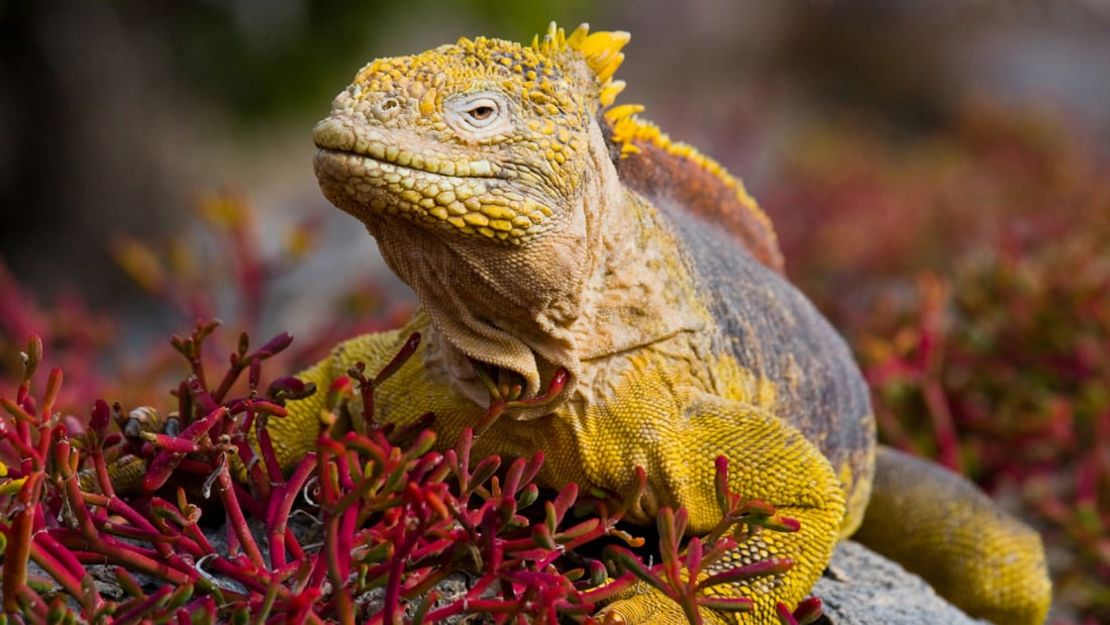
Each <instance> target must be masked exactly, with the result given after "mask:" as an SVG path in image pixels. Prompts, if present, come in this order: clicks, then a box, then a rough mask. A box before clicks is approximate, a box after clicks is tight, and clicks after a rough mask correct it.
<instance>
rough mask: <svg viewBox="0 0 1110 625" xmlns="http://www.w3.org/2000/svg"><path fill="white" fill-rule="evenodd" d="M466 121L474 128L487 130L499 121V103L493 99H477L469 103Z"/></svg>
mask: <svg viewBox="0 0 1110 625" xmlns="http://www.w3.org/2000/svg"><path fill="white" fill-rule="evenodd" d="M465 112H466V121H467V122H468V123H469V124H470V125H471V126H473V127H474V128H485V127H487V126H489V125H490V124H492V123H493V122H494V121H496V119H497V113H498V103H497V101H496V100H494V99H493V98H476V99H474V100H471V101H470V102H467V107H466V111H465Z"/></svg>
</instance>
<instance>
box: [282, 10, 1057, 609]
mask: <svg viewBox="0 0 1110 625" xmlns="http://www.w3.org/2000/svg"><path fill="white" fill-rule="evenodd" d="M627 41H628V34H627V33H619V32H597V33H590V32H589V31H588V29H587V28H586V27H585V26H582V27H579V28H578V29H576V30H574V31H573V32H571V33H570V34H567V33H565V32H564V31H563V30H561V29H558V28H556V27H555V26H554V25H552V27H551V29H550V30H549V31H548V33H547V34H546V35H545V36H544V37H543V38H538V37H537V38H536V39H535V40H534V41H533V42H532V44H531V45H528V46H521V45H518V44H515V43H510V42H506V41H501V40H497V39H487V38H484V37H478V38H476V39H473V40H471V39H461V40H459V41H458V42H457V43H455V44H452V45H447V46H441V47H439V48H436V49H435V50H431V51H428V52H424V53H421V54H416V55H412V56H404V57H396V58H390V59H379V60H376V61H373V62H372V63H370V64H369V65H367V66H366V67H365V68H363V69H362V70H361V71H360V72H359V73H358V75H357V76H356V77H355V81H354V84H353V85H352V86H351V87H350V88H348V89H347V90H345V91H343V92H342V93H340V95H339V96H338V97H337V98H336V100H335V102H334V104H333V108H332V114H331V116H329V117H328V118H327V119H325V120H324V121H322V122H321V123H320V124H318V125H317V127H316V131H315V140H316V143H317V145H318V146H320V147H321V152H320V154H319V155H318V156H317V159H316V170H317V175H318V177H319V180H320V185H321V188H322V189H323V191H324V193H325V194H326V195H327V197H328V198H329V199H330V200H331V201H332V202H334V203H335V204H336V205H338V206H340V207H341V208H343V209H344V210H346V211H348V212H350V213H351V214H353V215H355V216H356V217H358V218H359V219H361V220H362V221H363V222H364V223H365V224H366V227H367V229H368V230H369V231H370V233H371V234H372V235H373V236H374V238H375V239H376V240H377V242H378V245H379V247H380V248H381V250H382V255H383V257H384V258H385V259H386V262H387V263H388V264H389V266H390V267H391V268H392V269H393V271H394V272H396V273H397V274H398V275H399V276H400V277H401V279H403V280H404V281H405V282H406V283H407V284H409V285H410V286H411V287H412V288H413V290H414V291H416V293H417V295H418V297H419V298H420V301H421V305H422V307H421V310H420V311H418V312H417V313H416V314H415V315H414V317H413V318H412V319H411V320H410V322H409V323H408V325H407V326H406V327H405V328H402V329H401V330H399V331H394V332H386V333H380V334H372V335H366V336H362V337H358V338H355V339H352V340H350V341H347V342H345V343H343V344H341V345H340V346H339V347H337V348H336V350H335V352H334V353H333V354H332V356H331V357H330V358H329V359H328V360H326V361H324V362H322V363H320V364H319V365H317V366H316V367H314V368H312V369H310V370H309V371H306V372H305V373H304V374H303V377H305V378H307V379H309V380H311V381H313V382H315V383H316V385H317V387H318V388H327V386H328V384H329V382H330V381H331V379H333V378H334V377H335V376H338V375H342V374H343V373H344V372H345V371H346V370H347V368H348V367H349V366H350V365H352V364H353V363H355V362H357V361H362V362H365V363H366V366H367V368H368V369H369V370H371V371H373V370H375V369H376V368H380V367H381V366H382V365H383V364H384V363H385V362H387V361H388V360H389V359H390V358H391V357H392V356H393V354H394V353H396V351H397V349H398V348H399V347H400V346H401V344H402V343H403V342H404V340H405V338H406V337H407V336H408V334H409V333H410V332H412V331H420V332H421V333H423V334H424V336H425V337H426V340H425V341H424V342H423V344H422V345H421V347H420V350H419V351H418V352H417V354H416V356H415V357H414V358H413V360H412V361H410V363H409V364H408V365H406V366H405V367H404V368H403V369H402V370H401V371H400V372H398V374H396V375H394V376H393V377H391V378H390V379H389V380H388V381H387V382H386V383H385V384H384V385H383V386H382V387H381V388H380V389H377V390H376V393H377V411H378V414H377V415H376V416H377V417H378V418H379V419H384V420H386V421H390V422H394V423H399V424H405V423H411V422H413V421H415V420H416V419H417V418H419V417H420V416H421V415H422V414H424V412H426V411H429V410H430V411H433V412H435V414H436V415H437V421H436V423H437V428H438V429H439V430H440V437H439V440H440V441H442V442H444V443H445V444H450V442H451V441H453V440H455V438H456V437H457V436H458V434H459V432H460V431H461V430H462V429H463V428H465V427H468V426H472V425H474V424H475V423H476V422H477V421H478V419H479V418H480V417H481V415H482V413H483V410H484V402H485V401H486V394H485V392H484V389H483V388H482V387H481V385H480V384H479V383H478V381H477V380H476V376H475V371H474V369H473V364H472V362H473V361H477V362H478V363H482V365H483V366H495V367H498V368H501V369H505V370H508V371H511V372H514V374H515V375H519V376H520V379H522V380H523V381H524V383H525V385H526V387H527V389H526V394H529V395H535V394H538V393H540V392H541V391H542V388H543V387H544V383H545V382H546V381H547V380H550V379H551V376H552V375H553V374H554V372H555V370H556V369H558V368H563V369H566V370H567V371H568V372H569V374H570V381H569V382H568V383H567V385H566V386H565V387H564V390H563V392H562V394H561V395H560V396H559V397H558V398H557V401H555V402H554V403H552V404H550V405H548V406H547V407H544V408H542V409H535V410H533V411H532V412H531V413H521V414H515V415H511V418H508V419H501V420H499V421H498V422H497V423H496V424H495V425H494V426H493V427H492V428H491V429H490V430H489V431H488V432H486V433H485V434H484V435H483V436H482V437H480V438H479V440H477V441H476V443H475V450H474V453H476V454H488V453H499V454H507V455H522V456H527V455H530V454H531V453H532V452H534V451H536V450H540V449H542V450H544V451H545V453H546V456H547V461H546V464H545V465H544V467H543V470H542V472H541V474H540V480H541V481H542V482H544V483H545V484H547V485H549V486H554V487H558V486H561V485H563V484H565V483H566V482H568V481H575V482H578V483H580V484H582V485H592V486H598V487H602V488H606V489H609V490H612V491H615V492H618V493H621V492H628V491H629V489H630V487H631V486H632V484H633V479H634V474H635V467H636V466H642V467H644V468H645V469H646V470H647V473H648V476H649V484H650V487H649V494H648V496H647V497H646V498H645V499H644V501H643V502H641V505H640V507H639V508H638V509H637V512H636V514H634V515H633V516H634V517H636V519H637V520H639V521H643V522H650V521H651V520H652V517H653V515H654V514H655V513H656V512H657V511H658V509H659V507H661V506H664V505H667V506H685V507H686V508H687V509H688V510H689V512H690V520H691V523H690V527H691V531H694V532H699V531H705V530H707V529H708V528H709V527H710V526H712V525H713V523H714V522H715V521H716V519H717V515H718V514H719V512H718V510H717V508H716V504H715V501H714V496H713V492H714V489H713V478H714V459H715V457H716V456H717V455H722V454H723V455H726V456H728V457H729V458H730V460H731V465H730V466H731V468H730V480H732V481H733V482H734V483H733V484H732V487H733V489H734V490H736V491H738V492H740V493H741V494H742V495H743V496H745V497H749V498H759V499H764V500H766V501H768V502H770V503H772V504H774V505H775V506H776V507H777V508H779V510H780V511H781V512H782V513H784V514H785V515H787V516H790V517H794V518H796V519H798V520H799V521H800V522H801V530H800V531H798V532H796V533H775V532H762V533H759V534H757V535H756V536H754V537H752V538H751V539H750V540H748V541H746V542H745V543H744V544H742V545H741V546H740V547H739V548H738V549H737V550H736V551H735V552H734V553H732V554H731V555H730V557H731V559H732V562H733V563H746V562H752V561H755V560H757V559H763V558H767V557H771V556H783V557H789V558H791V559H793V560H794V562H795V565H794V567H793V568H791V569H790V570H789V571H787V572H785V573H781V574H776V575H774V576H770V577H767V578H761V579H759V580H758V581H756V582H754V583H752V584H750V585H747V586H745V585H734V586H727V585H726V586H721V587H719V592H721V593H722V594H724V595H726V596H748V597H750V598H751V599H753V601H754V602H755V606H756V609H755V611H754V612H752V613H750V614H746V615H742V616H741V617H740V621H741V622H745V623H766V622H775V616H774V608H775V605H776V603H777V602H779V601H783V602H786V603H787V604H789V605H793V604H794V603H795V602H797V601H798V600H800V599H801V598H803V597H804V596H805V595H806V594H807V593H808V592H809V590H810V588H811V587H812V584H813V583H814V580H815V579H816V578H817V577H818V576H819V575H820V574H821V571H822V570H823V569H824V567H825V565H826V563H827V562H828V559H829V557H830V554H831V552H832V549H833V547H834V545H835V543H836V541H837V540H839V539H840V538H841V537H843V536H845V535H848V534H850V533H851V532H852V531H853V530H855V529H856V528H857V527H860V526H861V523H862V530H861V532H862V533H863V534H864V535H866V536H868V537H870V538H872V540H877V541H881V542H882V543H883V544H882V545H881V547H882V549H881V550H882V551H884V552H885V553H887V554H889V555H891V556H892V557H895V558H896V559H899V560H900V561H902V562H905V563H907V564H909V565H911V566H913V567H916V570H917V571H919V572H921V573H922V574H924V575H926V576H927V577H928V579H929V580H930V581H931V582H932V583H933V584H934V585H935V586H936V587H937V588H939V589H940V590H941V591H942V592H945V593H946V594H947V596H948V597H949V598H950V599H951V600H953V601H956V602H957V603H958V604H959V605H960V606H961V607H963V608H964V609H966V610H968V611H970V612H972V613H973V614H977V615H984V616H987V617H990V618H992V619H995V620H996V622H999V623H1003V622H1005V623H1020V624H1025V625H1032V624H1034V623H1039V622H1042V621H1043V619H1044V616H1045V613H1046V610H1047V607H1048V603H1049V598H1050V586H1049V583H1048V580H1047V577H1046V574H1045V567H1044V555H1043V552H1042V549H1041V546H1040V542H1039V539H1038V538H1037V536H1036V534H1035V533H1033V532H1032V531H1030V530H1029V529H1027V528H1025V527H1024V526H1022V525H1021V524H1020V523H1017V522H1016V521H1013V520H1012V519H1009V518H1008V517H1005V516H1004V515H1002V514H1001V513H1000V512H998V511H997V510H995V509H994V508H993V506H992V505H991V504H990V502H989V501H987V500H986V499H985V498H984V497H982V496H981V495H979V494H978V493H977V492H976V491H975V490H974V487H972V486H971V485H970V484H968V483H966V482H965V481H963V480H962V479H961V478H958V477H956V476H954V475H952V474H950V473H947V472H944V471H942V470H939V469H930V470H927V471H926V470H919V468H917V467H918V465H915V464H912V463H911V462H909V461H907V460H905V459H904V458H903V457H901V456H898V455H896V454H891V453H889V452H886V451H882V452H877V451H876V446H875V429H874V422H873V419H872V416H871V410H870V406H869V403H868V392H867V388H866V386H865V384H864V381H863V378H862V376H861V374H860V372H859V370H858V368H857V367H856V365H855V363H854V362H853V359H852V356H851V353H850V352H849V350H848V348H847V347H846V345H845V344H844V342H843V340H842V339H841V338H840V337H839V336H838V335H837V333H836V332H835V331H834V330H833V329H832V328H831V327H830V326H829V324H828V323H827V322H826V321H825V320H824V318H823V317H822V316H821V315H820V314H819V313H818V311H817V310H816V309H815V308H814V307H813V306H812V304H810V303H809V301H808V300H806V298H805V297H804V296H803V295H801V294H800V293H799V292H798V291H797V290H796V289H795V288H794V287H793V286H792V285H791V284H790V283H789V282H788V281H787V280H786V279H785V278H784V277H783V275H782V257H781V253H780V251H779V248H778V244H777V241H776V239H775V234H774V230H773V228H772V226H771V223H770V220H768V219H767V216H766V215H765V214H764V213H763V212H762V211H761V210H760V209H759V207H758V206H757V205H756V203H755V202H754V200H752V198H751V197H750V196H748V194H747V193H746V192H745V190H744V187H743V185H742V184H741V183H740V181H739V180H737V179H736V178H734V177H732V176H731V175H729V174H728V172H726V171H725V170H724V169H723V168H722V167H721V166H720V165H719V164H718V163H716V162H715V161H713V160H712V159H710V158H709V157H707V156H704V155H702V154H700V153H698V152H697V151H696V150H695V149H694V148H692V147H690V146H688V145H685V144H682V143H679V142H676V141H672V140H671V139H670V138H669V137H667V135H665V134H664V133H662V132H661V131H660V130H659V129H658V128H657V127H656V126H654V125H653V124H651V123H649V122H646V121H644V120H642V119H640V118H639V117H638V116H637V114H638V113H639V112H640V110H642V107H637V106H629V105H621V106H613V103H614V100H615V98H616V96H617V94H618V93H620V91H621V89H623V87H624V83H622V82H620V81H617V80H614V79H613V74H614V72H615V71H616V69H617V67H618V66H619V65H620V63H621V60H622V59H623V54H622V53H621V48H622V47H623V46H624V44H625V43H626V42H627ZM386 103H392V104H391V105H389V106H388V108H387V107H386ZM452 103H462V104H459V105H458V106H456V105H455V104H452ZM464 104H465V106H463V105H464ZM452 107H454V108H452ZM466 107H470V108H466ZM487 108H488V109H489V110H486V109H487ZM471 113H473V114H474V116H475V117H474V120H473V123H471V122H470V121H466V120H465V119H464V118H461V117H459V115H462V114H471ZM502 115H504V116H505V117H501V116H502ZM489 116H496V117H495V118H493V119H494V121H496V122H497V124H501V125H499V126H492V125H491V126H490V127H492V128H494V131H490V132H488V133H483V132H480V131H481V129H483V128H486V127H487V126H485V125H483V124H484V123H485V121H484V120H486V119H490V117H489ZM489 123H490V124H492V123H493V122H492V121H491V122H489ZM467 124H469V125H467ZM471 130H473V131H474V132H471ZM323 401H324V400H323V397H322V394H321V396H318V397H312V398H308V399H305V400H301V401H298V402H293V403H291V404H290V406H289V416H288V417H286V418H285V419H279V420H275V421H272V422H271V425H270V431H271V434H272V438H273V440H274V442H275V445H276V447H277V450H278V454H279V457H280V458H281V459H282V460H283V461H284V462H286V463H288V464H292V463H294V462H296V461H297V459H298V458H300V456H302V455H303V454H304V453H306V452H307V451H309V449H310V448H311V447H312V445H313V441H314V440H315V434H316V429H317V415H318V414H319V410H320V408H321V406H322V402H323ZM352 401H357V400H352ZM351 409H352V410H358V409H359V406H351ZM877 453H878V454H879V456H878V457H879V458H880V462H879V463H878V469H876V454H877ZM877 471H878V475H876V472H877ZM873 486H874V491H873ZM869 500H874V501H875V507H874V510H873V511H872V512H869V513H867V515H866V516H865V511H866V510H865V509H866V508H867V504H868V501H869ZM907 530H912V536H911V535H907ZM952 536H955V537H957V538H959V540H958V541H955V542H950V541H948V539H947V537H952ZM934 553H935V554H936V557H933V555H932V554H934ZM984 561H987V562H990V563H991V566H992V567H994V571H995V573H993V574H992V573H989V572H985V570H984V568H983V566H982V564H981V563H982V562H984ZM607 609H609V610H611V611H613V612H616V613H618V614H620V615H622V616H623V617H624V618H625V619H626V620H627V621H629V622H633V623H642V622H648V621H649V620H650V622H652V623H673V624H678V623H683V622H685V618H684V617H683V615H682V612H681V611H680V610H679V608H678V606H677V605H676V604H674V603H672V602H669V601H668V600H666V599H665V598H663V597H662V596H661V595H658V594H655V593H652V592H646V591H645V592H643V593H641V594H638V595H636V596H632V597H629V598H624V599H622V600H620V601H617V602H615V603H614V604H612V605H610V606H609V607H608V608H607ZM706 618H707V619H708V620H709V621H710V622H736V619H735V617H733V616H728V615H725V614H717V613H710V614H707V615H706Z"/></svg>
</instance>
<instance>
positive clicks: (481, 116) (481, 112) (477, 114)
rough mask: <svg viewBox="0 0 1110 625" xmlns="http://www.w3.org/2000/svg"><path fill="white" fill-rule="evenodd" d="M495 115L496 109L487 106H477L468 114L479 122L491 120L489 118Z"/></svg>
mask: <svg viewBox="0 0 1110 625" xmlns="http://www.w3.org/2000/svg"><path fill="white" fill-rule="evenodd" d="M493 113H494V108H493V107H492V106H488V105H485V104H483V105H481V106H475V107H474V108H472V109H470V110H469V111H467V112H466V114H467V115H469V116H470V118H471V119H473V120H474V121H478V122H480V121H485V120H487V119H489V117H490V116H491V115H493Z"/></svg>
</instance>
